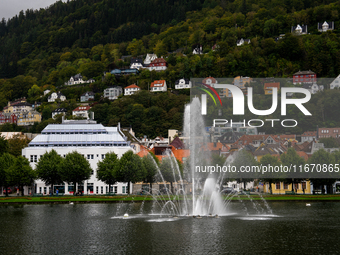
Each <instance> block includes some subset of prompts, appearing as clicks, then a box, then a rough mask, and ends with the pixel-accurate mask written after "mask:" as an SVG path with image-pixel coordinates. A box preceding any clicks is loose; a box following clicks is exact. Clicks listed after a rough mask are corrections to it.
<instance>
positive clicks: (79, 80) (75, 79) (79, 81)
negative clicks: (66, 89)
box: [65, 73, 95, 85]
mask: <svg viewBox="0 0 340 255" xmlns="http://www.w3.org/2000/svg"><path fill="white" fill-rule="evenodd" d="M93 82H95V80H94V79H89V80H87V81H84V80H83V76H82V75H81V74H80V73H78V74H76V75H75V76H71V78H70V80H69V81H67V82H65V85H75V84H83V83H93Z"/></svg>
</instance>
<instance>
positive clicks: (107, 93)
mask: <svg viewBox="0 0 340 255" xmlns="http://www.w3.org/2000/svg"><path fill="white" fill-rule="evenodd" d="M121 94H123V89H122V87H120V86H117V87H110V88H107V89H104V97H105V98H108V99H109V100H115V99H118V97H119V96H120V95H121Z"/></svg>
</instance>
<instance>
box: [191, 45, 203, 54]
mask: <svg viewBox="0 0 340 255" xmlns="http://www.w3.org/2000/svg"><path fill="white" fill-rule="evenodd" d="M192 54H194V55H197V54H198V55H200V54H203V47H202V45H201V44H196V45H194V46H192Z"/></svg>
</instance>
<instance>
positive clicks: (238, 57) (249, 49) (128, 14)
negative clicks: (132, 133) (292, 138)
mask: <svg viewBox="0 0 340 255" xmlns="http://www.w3.org/2000/svg"><path fill="white" fill-rule="evenodd" d="M339 12H340V3H339V2H338V1H330V0H324V1H319V0H316V1H311V0H305V1H304V0H296V1H289V0H276V1H268V0H262V1H255V0H236V1H227V0H205V1H203V0H183V1H175V0H173V1H160V0H145V1H132V0H125V1H122V0H74V1H68V2H67V3H63V2H61V1H59V2H57V3H56V4H54V5H51V6H50V7H49V8H46V9H40V10H26V11H21V12H20V13H19V14H18V15H16V16H14V17H13V18H11V19H9V20H5V19H3V20H2V21H1V22H0V42H1V46H2V47H1V48H0V108H1V109H2V108H3V107H4V106H6V105H7V102H8V101H11V100H14V99H16V98H20V97H26V98H28V101H29V102H31V103H33V102H35V101H38V102H41V103H42V105H41V106H40V108H39V109H38V110H39V111H40V112H41V113H42V114H43V122H42V123H40V124H37V125H35V126H34V127H32V128H31V131H35V132H39V131H41V130H42V128H43V127H44V126H45V125H47V124H48V123H51V122H52V121H53V120H51V119H49V118H50V117H49V115H48V114H49V113H50V112H51V111H53V110H54V109H56V108H58V107H66V108H67V109H68V110H69V112H71V111H72V108H71V107H74V106H77V104H79V97H80V95H81V94H82V93H84V92H86V91H93V92H95V93H96V100H95V101H96V103H97V104H95V105H94V107H93V111H94V112H95V118H96V120H97V121H98V122H100V123H103V124H105V125H116V124H117V123H118V122H121V123H122V125H123V126H132V127H133V129H136V132H137V134H138V135H139V136H143V135H147V136H155V135H166V134H165V130H166V129H168V128H173V129H181V127H182V116H183V110H184V104H185V103H187V102H189V97H188V93H187V92H179V93H176V94H174V93H171V90H172V89H173V88H174V84H175V81H176V80H177V79H180V78H183V77H184V78H195V77H207V76H213V77H235V76H238V75H242V76H249V77H282V78H286V77H292V75H293V74H294V73H295V72H297V71H299V70H312V71H313V72H315V73H316V74H317V76H318V77H329V78H332V77H336V76H338V74H339V73H340V61H339V60H340V51H339V49H340V39H339V29H338V28H339V26H340V22H339ZM324 21H327V22H334V24H335V29H334V30H332V31H328V32H325V33H322V32H319V31H318V29H317V24H318V23H323V22H324ZM297 24H300V25H303V24H305V25H307V26H308V33H307V34H306V35H300V36H299V35H296V34H294V33H291V32H292V31H291V27H292V26H296V25H297ZM279 35H284V36H281V39H278V37H279ZM241 38H244V39H246V38H248V39H250V44H246V45H242V46H239V47H238V46H236V42H237V40H239V39H241ZM197 44H198V45H202V48H203V53H204V54H200V55H194V54H192V48H193V46H195V45H197ZM214 46H215V47H214ZM147 53H155V54H157V56H158V57H164V58H165V59H166V61H167V64H168V68H167V70H166V71H161V72H156V71H151V72H150V71H149V70H146V69H144V70H142V71H141V72H140V73H139V75H129V76H124V77H120V78H118V77H114V76H112V75H106V76H103V72H105V71H109V70H110V68H112V67H115V68H123V67H125V68H126V67H128V66H129V65H130V59H131V58H133V57H141V58H144V57H145V55H146V54H147ZM77 73H81V74H82V75H83V76H84V77H85V78H94V79H95V80H96V82H95V83H93V84H90V85H84V86H76V87H66V86H64V85H63V84H64V82H66V81H67V80H68V79H69V78H70V77H71V76H73V75H75V74H77ZM157 79H165V80H166V81H167V84H168V87H170V89H169V92H168V93H165V94H164V95H159V94H156V95H151V94H150V93H147V91H145V92H143V93H140V95H136V96H132V97H130V98H126V97H121V98H120V99H118V100H116V101H114V102H108V101H107V100H103V99H101V93H102V92H103V89H105V88H107V87H109V86H116V85H119V86H122V87H123V88H124V87H126V86H129V85H131V84H133V83H135V84H138V86H140V87H141V88H142V90H147V89H148V87H149V85H150V83H151V82H152V81H153V80H157ZM45 89H51V90H52V91H61V92H62V93H64V94H65V95H66V97H67V99H68V100H67V102H57V103H53V104H51V103H47V98H46V96H43V91H44V90H45ZM327 89H328V87H326V90H325V91H324V92H322V93H318V94H316V95H313V97H312V100H311V101H310V102H309V104H310V106H308V107H309V108H310V109H311V111H312V112H313V119H312V120H305V119H304V118H303V116H301V120H302V121H301V124H299V127H298V128H296V129H292V130H291V131H292V132H297V133H301V132H303V131H306V130H309V129H315V127H316V126H317V125H319V127H321V126H330V127H332V126H339V124H340V123H339V120H338V117H337V116H340V114H339V112H338V110H337V107H336V106H337V103H338V98H339V97H338V96H339V95H338V91H329V90H327ZM178 94H179V95H178ZM255 96H256V97H258V100H259V101H258V103H259V104H263V105H262V106H263V107H264V108H263V109H268V108H269V107H270V102H271V101H270V100H271V98H270V97H266V96H264V95H263V94H261V92H260V93H258V95H255ZM225 100H227V99H225ZM254 101H257V100H254ZM267 106H268V107H267ZM266 107H267V108H266ZM74 108H75V107H74ZM74 108H73V109H74ZM292 114H293V115H294V114H295V112H294V109H293V110H291V112H290V113H289V114H288V115H292ZM249 117H250V116H249ZM288 117H289V116H287V118H288ZM252 118H253V117H252ZM299 118H300V116H299ZM1 129H2V130H10V129H12V130H13V129H17V127H12V126H10V125H6V126H4V127H2V128H1ZM264 131H266V132H269V131H270V132H282V130H281V129H280V128H278V129H268V130H264Z"/></svg>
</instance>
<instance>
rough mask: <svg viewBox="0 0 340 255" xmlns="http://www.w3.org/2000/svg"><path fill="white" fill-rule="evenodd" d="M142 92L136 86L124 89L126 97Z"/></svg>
mask: <svg viewBox="0 0 340 255" xmlns="http://www.w3.org/2000/svg"><path fill="white" fill-rule="evenodd" d="M138 91H140V87H138V86H137V85H136V84H132V85H130V86H127V87H126V88H125V89H124V95H125V96H130V95H133V94H135V93H136V92H138Z"/></svg>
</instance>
